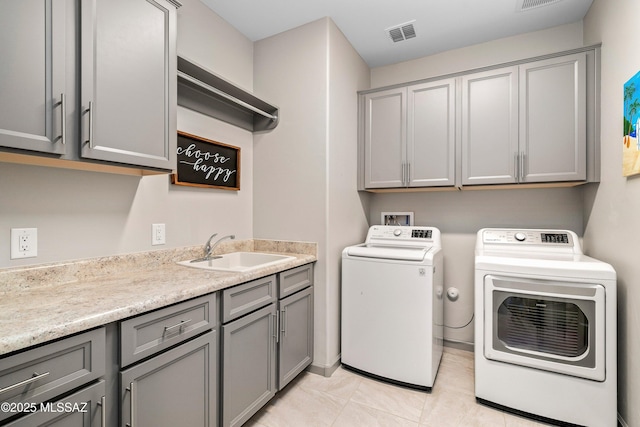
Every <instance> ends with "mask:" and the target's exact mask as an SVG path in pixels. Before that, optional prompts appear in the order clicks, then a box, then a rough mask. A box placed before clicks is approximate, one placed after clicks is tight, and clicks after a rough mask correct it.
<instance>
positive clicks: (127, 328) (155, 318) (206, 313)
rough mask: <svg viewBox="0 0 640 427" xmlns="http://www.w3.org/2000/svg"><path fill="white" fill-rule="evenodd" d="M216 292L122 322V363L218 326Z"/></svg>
mask: <svg viewBox="0 0 640 427" xmlns="http://www.w3.org/2000/svg"><path fill="white" fill-rule="evenodd" d="M216 301H217V294H215V293H213V294H209V295H205V296H203V297H199V298H195V299H192V300H189V301H185V302H181V303H179V304H175V305H172V306H170V307H165V308H161V309H160V310H156V311H153V312H151V313H147V314H143V315H140V316H137V317H134V318H132V319H128V320H125V321H122V322H120V341H121V345H120V366H127V365H130V364H132V363H134V362H137V361H139V360H142V359H144V358H145V357H148V356H151V355H153V354H155V353H157V352H159V351H161V350H164V349H166V348H169V347H171V346H174V345H176V344H178V343H180V342H182V341H185V340H187V339H189V338H191V337H194V336H196V335H198V334H199V333H201V332H204V331H207V330H209V329H212V328H215V327H216V326H217V315H216Z"/></svg>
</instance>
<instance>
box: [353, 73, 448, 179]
mask: <svg viewBox="0 0 640 427" xmlns="http://www.w3.org/2000/svg"><path fill="white" fill-rule="evenodd" d="M455 87H456V86H455V79H446V80H439V81H434V82H428V83H422V84H418V85H413V86H409V87H402V88H396V89H389V90H385V91H380V92H375V93H370V94H367V95H365V96H364V103H365V105H364V111H365V118H364V123H365V125H364V141H365V142H364V154H365V165H364V170H365V187H366V188H393V187H396V188H397V187H424V186H447V185H449V186H453V185H454V180H455Z"/></svg>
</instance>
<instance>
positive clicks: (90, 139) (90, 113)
mask: <svg viewBox="0 0 640 427" xmlns="http://www.w3.org/2000/svg"><path fill="white" fill-rule="evenodd" d="M84 112H85V113H89V139H87V140H86V141H85V144H89V148H93V101H89V108H87V109H86V110H84Z"/></svg>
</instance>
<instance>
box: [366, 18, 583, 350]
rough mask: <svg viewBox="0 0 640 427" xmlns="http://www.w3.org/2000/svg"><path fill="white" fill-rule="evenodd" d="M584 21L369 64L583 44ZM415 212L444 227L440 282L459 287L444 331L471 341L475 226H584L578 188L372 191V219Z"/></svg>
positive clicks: (422, 69)
mask: <svg viewBox="0 0 640 427" xmlns="http://www.w3.org/2000/svg"><path fill="white" fill-rule="evenodd" d="M582 36H583V34H582V23H575V24H567V25H563V26H559V27H554V28H550V29H548V30H543V31H537V32H533V33H527V34H523V35H519V36H514V37H508V38H504V39H499V40H495V41H491V42H487V43H482V44H478V45H474V46H469V47H466V48H461V49H456V50H451V51H448V52H443V53H440V54H436V55H432V56H428V57H424V58H419V59H416V60H413V61H407V62H402V63H399V64H394V65H389V66H385V67H379V68H374V69H372V70H371V83H372V87H381V86H387V85H392V84H398V83H404V82H409V81H414V80H419V79H424V78H429V77H434V76H438V75H443V74H447V73H456V72H461V71H465V70H471V69H474V68H480V67H485V66H490V65H495V64H499V63H503V62H509V61H515V60H520V59H526V58H531V57H535V56H539V55H544V54H549V53H553V52H559V51H562V50H569V49H573V48H577V47H582V46H583V40H582ZM389 211H391V212H393V211H399V212H405V211H409V212H414V213H415V223H416V225H429V226H435V227H438V228H439V229H440V231H441V232H442V245H443V253H444V270H445V288H449V287H455V288H457V289H458V290H459V291H460V297H459V299H458V300H457V301H455V302H451V301H449V300H448V299H445V326H446V327H445V338H446V339H447V340H449V341H459V342H464V343H473V322H472V321H471V320H472V318H473V311H474V310H473V299H474V298H473V273H474V271H473V262H474V247H475V240H476V232H477V231H478V230H479V229H480V228H484V227H528V228H536V227H550V228H567V229H570V230H573V231H575V232H576V233H578V235H582V232H583V227H584V226H583V221H582V218H583V213H582V193H581V190H579V189H545V190H499V191H498V190H493V191H462V192H445V193H440V192H435V193H409V194H406V193H399V194H375V195H373V196H372V199H371V210H370V213H369V215H370V217H369V218H370V221H371V223H372V224H379V223H380V212H389Z"/></svg>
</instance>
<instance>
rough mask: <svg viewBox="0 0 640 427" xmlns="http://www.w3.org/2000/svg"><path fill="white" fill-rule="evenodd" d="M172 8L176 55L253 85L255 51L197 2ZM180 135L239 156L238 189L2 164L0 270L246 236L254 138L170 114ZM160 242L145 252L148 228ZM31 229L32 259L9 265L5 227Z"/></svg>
mask: <svg viewBox="0 0 640 427" xmlns="http://www.w3.org/2000/svg"><path fill="white" fill-rule="evenodd" d="M182 3H183V5H184V6H183V7H182V8H181V9H179V10H178V53H179V54H180V55H184V56H185V57H188V58H190V59H192V60H194V61H195V62H197V63H200V64H202V65H204V66H206V67H208V68H210V69H212V70H213V71H214V72H216V73H217V74H219V75H221V76H223V77H225V78H226V79H227V80H231V81H235V82H236V84H238V85H241V86H243V87H248V88H251V86H252V83H253V44H252V43H251V42H250V41H249V40H248V39H246V38H245V37H244V36H242V35H241V34H240V33H239V32H237V31H236V30H235V29H234V28H232V27H231V26H229V25H228V24H226V23H225V22H224V21H222V20H220V18H219V17H217V15H215V14H214V13H213V12H211V11H210V10H209V9H207V8H206V7H204V5H203V4H202V3H201V2H200V1H198V0H182ZM178 129H179V130H184V131H186V132H190V133H194V134H197V135H202V136H204V137H206V138H209V139H213V140H218V141H222V142H225V143H228V144H232V145H236V146H239V147H241V149H242V175H241V187H242V188H241V190H240V191H238V192H231V191H224V190H209V189H197V188H189V187H180V186H174V185H171V184H170V179H169V176H167V175H161V176H147V177H143V178H138V177H131V176H121V175H110V174H103V173H95V172H82V171H72V170H63V169H53V168H45V167H37V166H25V165H15V164H3V163H0V268H2V267H10V266H17V265H30V264H41V263H47V262H57V261H63V260H72V259H80V258H88V257H96V256H107V255H113V254H122V253H131V252H139V251H147V250H154V249H162V248H168V247H179V246H191V245H199V244H204V242H205V240H206V239H207V238H208V237H209V235H210V234H211V233H213V232H219V233H235V234H236V235H238V238H242V239H245V238H252V237H253V222H252V217H253V185H252V182H253V172H252V169H253V135H252V134H251V133H250V132H247V131H244V130H241V129H239V128H237V127H234V126H231V125H227V124H225V123H222V122H219V121H217V120H215V119H212V118H209V117H206V116H203V115H201V114H198V113H195V112H192V111H190V110H186V109H183V108H181V107H180V108H179V109H178ZM152 223H165V224H166V233H167V244H166V245H164V246H151V224H152ZM16 227H18V228H21V227H36V228H38V257H37V258H29V259H24V260H10V259H9V244H8V242H9V236H10V229H11V228H16Z"/></svg>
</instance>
